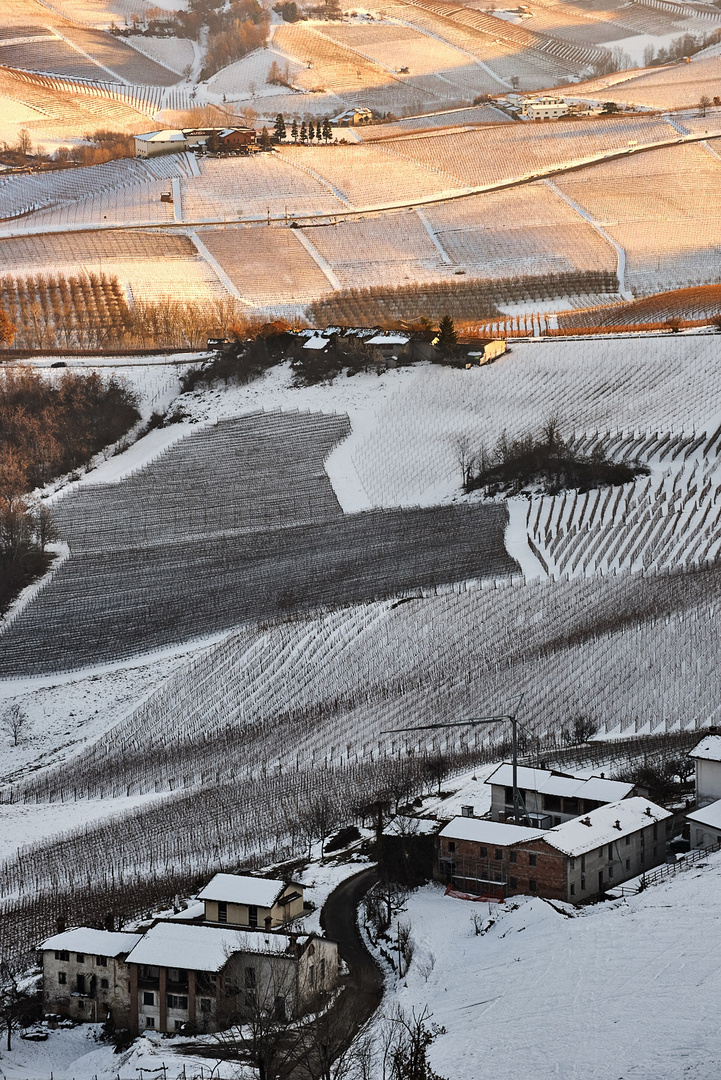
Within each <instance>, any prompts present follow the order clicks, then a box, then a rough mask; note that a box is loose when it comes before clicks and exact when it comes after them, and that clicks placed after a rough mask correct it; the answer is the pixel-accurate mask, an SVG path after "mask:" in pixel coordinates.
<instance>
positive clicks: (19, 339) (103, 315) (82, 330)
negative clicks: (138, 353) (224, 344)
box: [0, 273, 249, 350]
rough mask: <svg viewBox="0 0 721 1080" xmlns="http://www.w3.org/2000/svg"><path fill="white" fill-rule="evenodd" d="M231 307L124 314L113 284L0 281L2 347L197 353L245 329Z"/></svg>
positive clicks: (84, 278) (225, 301) (109, 279)
mask: <svg viewBox="0 0 721 1080" xmlns="http://www.w3.org/2000/svg"><path fill="white" fill-rule="evenodd" d="M243 310H244V309H243V308H242V305H241V304H240V303H239V302H238V301H237V300H235V299H232V298H230V297H228V298H221V297H219V298H216V299H213V300H210V301H207V302H195V303H193V302H186V301H183V300H174V299H172V298H171V297H165V298H163V299H161V300H157V301H143V300H139V301H136V303H135V304H134V305H133V306H132V307H130V305H129V304H128V302H127V299H126V295H125V290H124V288H123V287H122V285H121V284H120V282H119V281H118V279H117V277H115V276H109V275H107V274H95V273H84V274H79V275H78V276H77V277H69V278H67V277H65V276H64V275H63V274H57V275H51V276H45V275H44V274H39V275H38V276H36V277H26V278H13V277H9V276H8V277H4V278H0V343H2V344H4V345H7V346H9V345H13V346H14V347H15V348H16V349H40V350H50V349H76V348H79V349H94V350H97V349H102V350H112V349H119V348H130V349H132V348H142V349H145V348H156V347H158V348H180V349H182V348H189V349H198V348H202V347H203V346H204V345H205V343H206V341H207V339H208V338H209V337H215V336H217V334H218V332H219V331H220V332H221V333H222V334H223V335H225V336H231V337H237V336H240V334H244V333H245V331H246V328H247V326H248V325H249V324H248V322H247V320H246V319H245V318H244V315H243Z"/></svg>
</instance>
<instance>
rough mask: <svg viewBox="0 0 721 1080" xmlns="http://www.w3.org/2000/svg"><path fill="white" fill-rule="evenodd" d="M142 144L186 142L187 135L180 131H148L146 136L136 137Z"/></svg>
mask: <svg viewBox="0 0 721 1080" xmlns="http://www.w3.org/2000/svg"><path fill="white" fill-rule="evenodd" d="M135 138H136V139H140V141H141V142H185V135H184V134H183V132H182V131H180V130H179V129H168V130H165V131H148V132H146V133H145V134H144V135H136V136H135Z"/></svg>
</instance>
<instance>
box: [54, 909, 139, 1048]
mask: <svg viewBox="0 0 721 1080" xmlns="http://www.w3.org/2000/svg"><path fill="white" fill-rule="evenodd" d="M140 940H141V935H140V934H125V933H116V932H113V931H109V930H94V929H92V928H91V927H87V926H78V927H75V928H74V929H73V930H66V931H64V932H63V933H61V934H55V935H54V936H53V937H50V938H48V939H47V941H44V942H43V943H42V945H41V946H40V949H41V950H42V966H43V1011H44V1012H45V1013H59V1014H60V1015H61V1016H67V1017H69V1018H71V1019H73V1020H85V1021H88V1022H92V1023H97V1022H102V1021H104V1020H106V1019H107V1018H108V1017H111V1018H112V1020H113V1022H114V1024H115V1025H116V1027H125V1028H126V1027H129V1026H130V971H129V969H128V966H127V963H126V958H127V955H128V953H130V952H131V951H132V950H133V949H134V948H135V946H136V945H137V944H138V942H139V941H140Z"/></svg>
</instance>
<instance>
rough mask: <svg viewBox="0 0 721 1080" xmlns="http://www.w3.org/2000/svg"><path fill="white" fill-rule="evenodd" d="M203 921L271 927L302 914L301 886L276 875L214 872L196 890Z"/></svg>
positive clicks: (267, 928) (229, 924) (281, 924)
mask: <svg viewBox="0 0 721 1080" xmlns="http://www.w3.org/2000/svg"><path fill="white" fill-rule="evenodd" d="M198 900H202V901H203V903H204V905H205V922H208V923H218V924H223V925H226V924H227V925H228V926H238V927H245V928H247V929H250V930H254V929H256V928H258V927H259V928H260V929H261V930H274V929H275V928H276V927H278V926H283V925H286V924H288V923H290V922H292V921H293V919H297V918H298V916H299V915H302V914H303V886H302V885H299V884H297V882H294V881H291V882H285V881H280V880H276V879H275V878H258V877H250V876H247V875H243V874H216V875H215V877H214V878H212V879H211V880H210V881H209V882H208V884H207V885H206V886H205V887H204V888H202V889H201V890H200V892H199V893H198Z"/></svg>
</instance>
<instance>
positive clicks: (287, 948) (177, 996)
mask: <svg viewBox="0 0 721 1080" xmlns="http://www.w3.org/2000/svg"><path fill="white" fill-rule="evenodd" d="M128 966H129V969H130V1030H131V1032H132V1033H133V1034H138V1033H139V1032H142V1031H147V1030H155V1031H163V1032H172V1031H180V1030H183V1029H187V1030H190V1031H192V1030H200V1031H213V1030H219V1029H222V1028H224V1027H227V1026H229V1025H230V1024H232V1023H234V1022H236V1021H238V1020H242V1019H243V1018H244V1017H248V1016H250V1015H252V1012H253V1010H254V1009H258V1008H260V1009H263V1010H265V1009H266V1008H268V1007H269V1008H270V1009H271V1011H273V1012H274V1013H275V1014H276V1015H282V1016H286V1015H289V1016H291V1015H298V1014H300V1013H302V1012H303V1011H304V1009H306V1008H308V1007H309V1005H310V1004H311V1003H312V1001H313V999H314V998H315V997H316V996H317V995H318V994H319V993H322V992H324V991H328V990H331V989H332V988H333V987H334V986H335V985H336V983H337V981H338V974H339V960H338V947H337V945H336V944H335V942H332V941H328V940H326V939H324V938H318V937H316V936H315V935H314V934H303V935H297V934H278V933H275V934H264V933H261V932H258V931H253V930H251V931H244V930H232V929H230V928H228V927H219V926H194V925H188V924H183V923H177V922H159V923H156V924H155V926H153V927H151V929H150V930H148V932H147V933H146V934H145V935H144V937H143V938H142V939H141V940H140V942H139V943H138V944H137V945H136V946H135V948H134V949H133V951H132V952H131V954H130V956H129V957H128Z"/></svg>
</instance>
